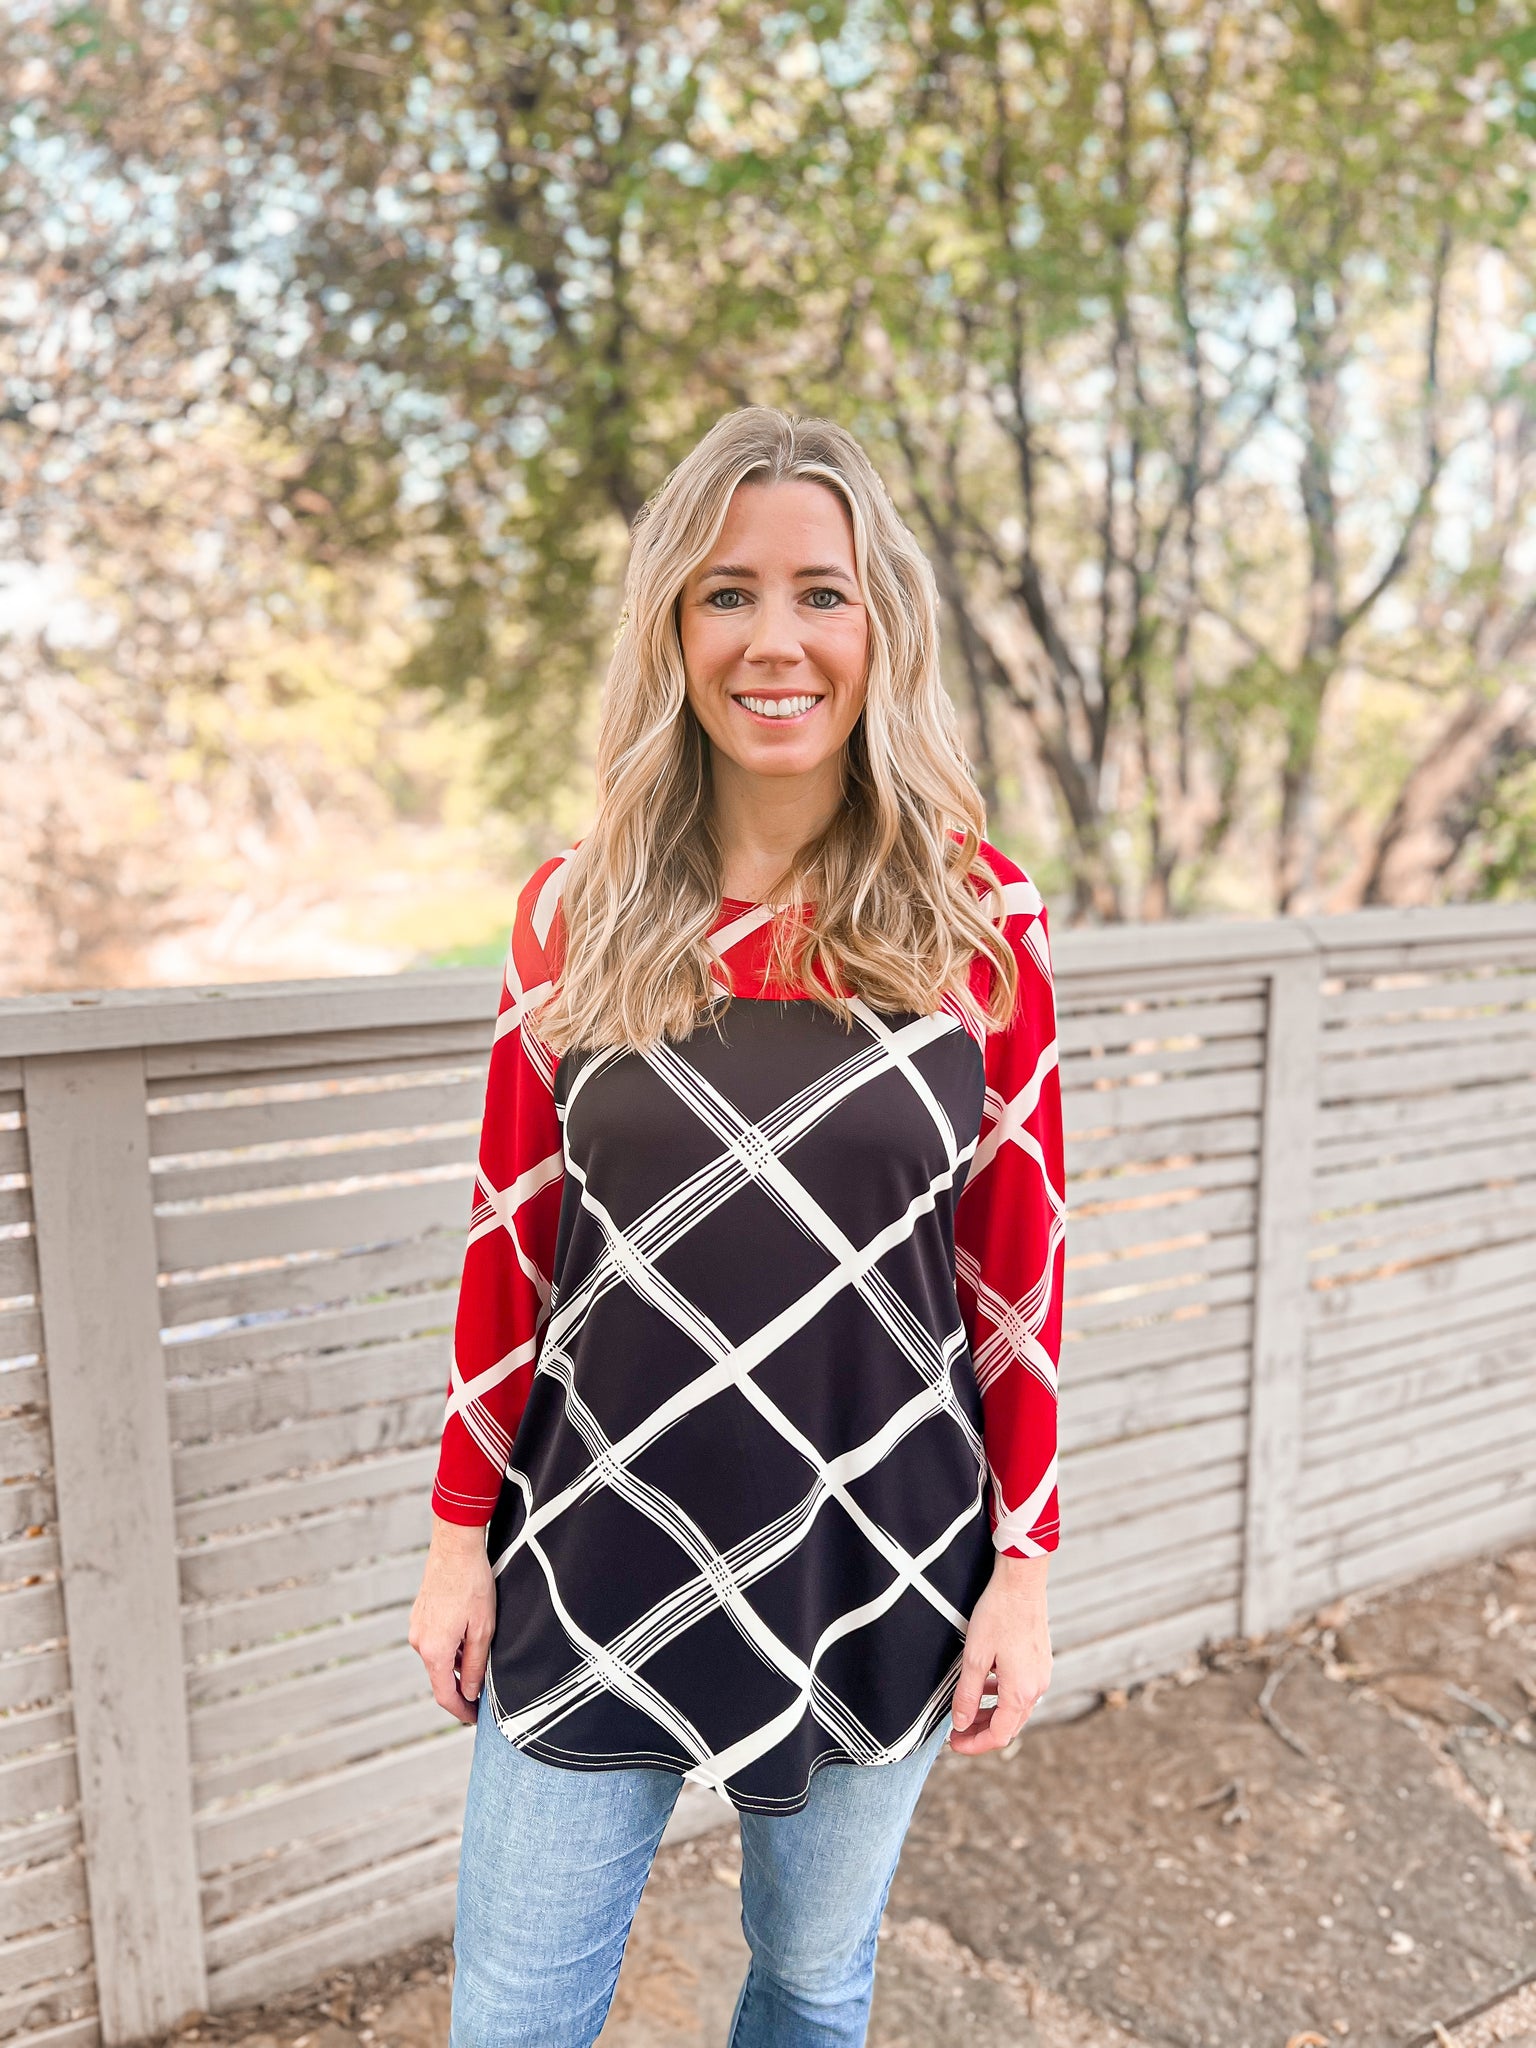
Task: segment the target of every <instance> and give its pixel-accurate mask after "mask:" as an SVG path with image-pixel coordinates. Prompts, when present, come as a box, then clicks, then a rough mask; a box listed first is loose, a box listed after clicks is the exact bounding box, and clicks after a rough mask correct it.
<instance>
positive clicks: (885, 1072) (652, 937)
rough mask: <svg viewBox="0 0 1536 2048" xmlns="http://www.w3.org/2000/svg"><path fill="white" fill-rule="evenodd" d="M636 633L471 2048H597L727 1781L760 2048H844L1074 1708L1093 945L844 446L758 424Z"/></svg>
mask: <svg viewBox="0 0 1536 2048" xmlns="http://www.w3.org/2000/svg"><path fill="white" fill-rule="evenodd" d="M625 597H626V604H625V614H624V624H623V625H621V628H620V633H619V637H618V639H617V641H616V643H615V650H614V656H613V661H612V664H611V667H610V670H609V675H608V681H607V687H606V692H605V697H604V706H603V714H602V726H601V733H600V738H599V746H598V787H599V800H598V810H597V817H596V821H595V823H594V825H593V827H592V831H591V833H590V835H589V836H588V837H587V838H586V839H585V840H583V841H582V842H581V843H580V844H579V845H578V846H577V847H576V848H575V849H574V850H573V851H572V852H569V853H565V854H561V855H560V856H558V857H557V858H555V859H552V860H550V861H547V862H546V863H545V864H544V865H543V866H542V867H541V868H540V869H539V870H538V871H537V873H536V874H534V875H533V877H532V878H531V880H530V881H529V882H528V884H527V886H526V888H525V889H524V890H523V892H522V895H521V897H520V898H519V901H518V906H517V913H516V919H515V923H514V928H513V933H512V943H511V947H510V951H509V955H508V960H507V969H506V980H505V986H504V988H503V992H502V996H501V1003H500V1014H499V1018H498V1022H497V1031H496V1039H495V1045H494V1049H493V1052H492V1055H491V1067H490V1077H489V1082H488V1089H487V1097H486V1108H485V1121H484V1127H483V1131H482V1137H481V1152H480V1172H479V1182H478V1185H477V1188H476V1205H475V1209H474V1215H473V1220H472V1224H471V1230H470V1242H469V1247H468V1251H467V1254H466V1258H465V1266H464V1283H463V1288H462V1291H461V1295H460V1302H459V1311H458V1322H457V1328H456V1332H455V1341H454V1353H455V1356H454V1364H453V1368H452V1372H451V1376H450V1384H449V1397H448V1408H447V1415H446V1419H445V1423H444V1429H443V1437H442V1446H441V1451H440V1457H439V1464H438V1472H437V1480H436V1484H435V1487H434V1491H433V1509H434V1523H433V1535H432V1542H431V1548H430V1551H429V1554H428V1558H427V1565H426V1571H425V1575H424V1578H423V1581H422V1587H421V1592H420V1595H419V1597H418V1599H417V1601H416V1606H415V1609H414V1611H413V1614H412V1617H411V1631H410V1640H411V1643H412V1645H413V1646H414V1647H415V1648H416V1649H417V1650H418V1651H419V1652H420V1654H421V1656H422V1658H423V1660H424V1661H425V1663H426V1666H427V1669H428V1672H429V1673H430V1675H431V1679H432V1686H433V1691H434V1694H435V1696H436V1697H437V1699H438V1700H439V1702H440V1703H441V1704H442V1705H443V1706H444V1707H445V1708H446V1709H447V1710H448V1711H449V1712H450V1713H452V1714H455V1715H456V1716H457V1717H458V1718H459V1719H460V1720H462V1721H475V1722H476V1723H477V1727H476V1734H475V1742H474V1754H473V1759H472V1765H471V1773H470V1781H469V1792H468V1801H467V1807H466V1815H465V1830H464V1843H463V1850H462V1855H461V1863H460V1874H459V1888H458V1908H457V1921H456V1927H455V1935H454V1948H455V1955H456V1972H455V1981H454V1992H453V2009H452V2020H451V2029H450V2048H535V2044H536V2048H578V2044H586V2043H589V2042H591V2041H592V2040H593V2039H594V2037H595V2036H596V2034H597V2033H598V2030H599V2028H600V2027H601V2026H602V2023H603V2018H604V2015H605V2014H606V2012H607V2010H608V2005H609V2001H610V1999H611V1996H612V1993H613V1987H614V1984H615V1981H616V1979H617V1976H618V1969H619V1962H620V1958H621V1956H622V1953H623V1947H624V1942H625V1938H626V1936H627V1933H628V1929H629V1925H630V1921H631V1919H632V1917H633V1914H634V1911H635V1907H636V1904H637V1902H638V1899H639V1895H640V1890H641V1887H642V1885H643V1884H644V1881H645V1877H646V1874H647V1872H648V1870H649V1868H650V1864H651V1860H652V1858H653V1856H654V1854H655V1851H656V1847H657V1844H658V1842H659V1840H660V1837H661V1833H662V1829H663V1828H664V1826H665V1824H666V1821H667V1817H668V1815H669V1813H670V1812H671V1809H672V1806H673V1804H674V1802H675V1800H676V1798H677V1795H678V1792H679V1789H680V1787H681V1785H682V1783H683V1781H684V1779H685V1778H686V1779H690V1780H692V1781H694V1782H696V1783H700V1784H705V1785H709V1786H712V1787H714V1789H715V1790H716V1791H717V1792H719V1793H721V1794H722V1795H723V1796H724V1797H725V1798H726V1799H728V1800H730V1801H731V1802H732V1803H733V1804H734V1805H735V1806H736V1807H737V1808H738V1809H739V1811H740V1816H741V1833H742V1846H743V1870H742V1924H743V1928H744V1930H745V1933H746V1936H747V1940H748V1943H749V1945H750V1948H751V1952H752V1960H751V1965H750V1968H749V1970H748V1973H747V1977H746V1981H745V1983H744V1984H743V1986H742V1990H741V1995H740V1998H739V1999H738V2002H737V2008H736V2014H735V2018H734V2021H733V2023H732V2029H731V2035H730V2041H731V2044H732V2048H770V2044H771V2048H801V2044H811V2043H816V2044H826V2048H833V2044H838V2048H841V2044H848V2043H856V2042H861V2041H862V2040H863V2039H864V2035H865V2028H866V2025H867V2021H868V2014H869V2004H870V1997H871V1992H872V1985H873V1969H874V1953H875V1938H876V1933H877V1930H878V1926H879V1922H880V1916H881V1912H882V1909H883V1907H884V1903H885V1897H886V1893H887V1891H888V1889H889V1886H890V1882H891V1878H892V1875H893V1873H894V1870H895V1866H896V1859H897V1854H898V1852H899V1849H900V1846H901V1840H902V1836H903V1834H904V1832H905V1830H906V1826H907V1823H908V1820H909V1819H910V1817H911V1814H912V1810H913V1807H914V1805H915V1803H916V1800H917V1795H918V1793H919V1791H920V1789H921V1787H922V1782H923V1779H924V1776H925V1774H926V1773H927V1770H928V1768H929V1766H930V1764H931V1763H932V1762H933V1759H934V1757H935V1755H936V1754H937V1752H938V1750H939V1749H940V1748H941V1747H942V1745H943V1742H944V1740H945V1737H946V1735H947V1736H948V1740H949V1743H950V1747H951V1748H952V1749H954V1750H956V1751H958V1752H960V1753H962V1754H964V1755H977V1754H980V1753H981V1752H983V1751H986V1750H991V1749H997V1748H1000V1747H1002V1746H1003V1745H1004V1744H1005V1743H1007V1742H1008V1741H1010V1740H1011V1739H1012V1738H1013V1736H1014V1735H1015V1734H1016V1733H1017V1732H1018V1730H1019V1728H1020V1727H1021V1726H1022V1724H1023V1722H1024V1721H1025V1720H1026V1719H1027V1717H1028V1715H1029V1712H1030V1709H1031V1708H1032V1707H1033V1705H1034V1703H1035V1701H1036V1700H1037V1699H1038V1698H1039V1697H1040V1695H1041V1694H1042V1693H1043V1692H1044V1690H1045V1688H1046V1685H1047V1682H1048V1680H1049V1675H1050V1666H1051V1651H1050V1641H1049V1630H1048V1624H1047V1616H1046V1599H1045V1572H1046V1564H1047V1558H1048V1554H1049V1552H1050V1551H1051V1550H1053V1549H1054V1548H1055V1547H1056V1542H1057V1518H1056V1485H1055V1474H1056V1457H1055V1444H1056V1431H1055V1420H1056V1360H1057V1355H1058V1350H1059V1343H1060V1327H1061V1294H1062V1261H1063V1245H1062V1236H1063V1227H1064V1219H1065V1202H1064V1193H1063V1171H1062V1143H1061V1112H1060V1095H1059V1081H1058V1075H1057V1069H1056V1033H1055V1023H1054V1009H1053V1003H1052V993H1051V970H1050V958H1049V950H1048V942H1047V926H1046V914H1045V908H1044V906H1043V904H1042V903H1041V901H1040V897H1039V895H1038V893H1037V892H1036V890H1035V888H1034V886H1033V885H1032V883H1031V882H1030V881H1029V879H1028V877H1027V876H1026V875H1025V874H1024V873H1023V872H1022V871H1021V870H1020V869H1019V868H1018V867H1016V866H1015V865H1014V864H1013V863H1012V862H1011V861H1009V860H1008V859H1006V858H1005V857H1004V856H1003V855H1002V854H1000V853H999V852H997V850H996V849H995V848H993V847H991V846H989V845H987V844H986V842H985V841H984V840H983V839H982V838H981V827H982V810H981V804H980V800H979V797H978V795H977V792H976V789H975V785H974V783H973V781H972V779H971V777H970V774H969V771H968V769H967V766H966V763H965V759H964V754H963V751H962V748H961V745H960V742H959V739H958V736H957V733H956V729H955V723H954V719H953V714H952V712H951V710H950V707H949V704H948V700H947V699H946V697H945V695H944V692H943V689H942V687H941V684H940V679H939V663H938V648H937V602H936V595H935V588H934V581H933V576H932V573H931V571H930V569H929V566H928V563H927V561H926V560H925V558H924V556H923V554H922V552H921V550H920V548H919V547H918V545H917V543H916V541H915V540H914V539H913V537H912V535H911V534H910V533H909V532H908V530H907V529H906V527H905V526H904V525H903V524H902V522H901V520H900V518H899V517H898V515H897V513H896V511H895V509H894V507H893V506H892V504H891V501H890V499H889V498H888V496H887V495H886V493H885V490H884V488H883V486H882V484H881V482H880V480H879V478H878V476H877V475H876V473H875V471H874V469H873V467H872V466H871V464H870V462H869V460H868V458H867V457H866V456H865V455H864V453H863V451H862V450H861V449H860V447H859V445H858V443H857V442H856V441H855V440H854V439H853V437H852V436H851V435H849V434H848V433H847V432H845V431H844V430H843V429H842V428H840V427H837V426H835V425H832V424H831V423H829V422H826V421H822V420H815V419H798V418H793V417H791V416H788V415H786V414H783V413H779V412H775V411H772V410H770V409H768V408H764V407H757V406H753V407H747V408H745V409H743V410H742V411H739V412H736V413H733V414H730V415H729V416H727V417H726V418H725V419H723V420H721V421H720V422H719V423H718V424H717V425H716V426H715V427H714V428H713V429H712V430H711V431H710V432H709V433H708V434H707V435H705V437H704V439H703V440H702V441H701V442H700V443H699V445H698V446H697V447H696V448H695V449H694V451H693V452H692V454H691V455H689V456H688V457H687V458H686V459H685V460H684V461H683V462H682V463H680V464H679V466H678V467H677V468H676V469H675V470H674V471H673V472H672V474H671V476H670V477H669V478H668V479H667V481H666V483H665V484H664V485H663V486H662V488H661V490H660V491H659V492H658V493H657V494H656V496H655V497H654V498H653V499H652V500H651V502H650V504H649V505H647V506H646V508H645V510H644V511H643V513H642V514H641V516H640V518H639V520H638V521H637V522H636V526H635V531H634V535H633V544H632V551H631V559H630V565H629V571H628V576H627V579H626V584H625ZM989 1685H990V1686H991V1687H993V1688H995V1695H996V1704H995V1705H990V1706H984V1705H983V1704H982V1701H983V1696H984V1692H986V1691H987V1689H988V1688H989ZM482 1686H483V1688H484V1694H485V1697H486V1698H487V1699H488V1700H489V1702H490V1707H491V1711H490V1713H489V1714H487V1713H484V1712H479V1711H478V1708H479V1704H480V1696H481V1691H482Z"/></svg>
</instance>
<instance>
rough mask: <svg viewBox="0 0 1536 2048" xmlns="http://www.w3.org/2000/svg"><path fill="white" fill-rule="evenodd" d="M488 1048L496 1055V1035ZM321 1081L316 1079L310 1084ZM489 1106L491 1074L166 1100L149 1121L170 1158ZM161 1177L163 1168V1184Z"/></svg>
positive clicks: (469, 1117) (453, 1118) (384, 1127)
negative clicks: (178, 1104) (241, 1097)
mask: <svg viewBox="0 0 1536 2048" xmlns="http://www.w3.org/2000/svg"><path fill="white" fill-rule="evenodd" d="M484 1051H485V1053H486V1054H487V1055H488V1054H489V1051H490V1041H489V1039H487V1041H486V1045H485V1047H484ZM482 1064H488V1060H487V1061H485V1062H482ZM384 1078H385V1079H389V1078H392V1077H389V1076H385V1077H384ZM317 1085H318V1084H315V1083H310V1084H309V1086H310V1088H311V1090H313V1088H314V1087H315V1086H317ZM484 1107H485V1075H484V1073H475V1074H471V1075H468V1076H466V1077H464V1078H463V1079H457V1080H443V1081H413V1082H410V1083H409V1084H408V1085H406V1086H404V1087H398V1086H388V1087H386V1086H375V1087H368V1088H361V1087H355V1086H354V1087H349V1088H346V1089H341V1088H337V1087H333V1088H331V1089H329V1090H327V1091H326V1092H325V1093H320V1094H317V1093H314V1092H310V1093H306V1094H304V1095H301V1096H297V1097H294V1096H281V1095H278V1096H274V1095H271V1094H270V1093H269V1094H268V1098H267V1099H266V1100H264V1101H261V1102H228V1103H216V1104H213V1105H205V1106H203V1107H200V1108H195V1109H194V1108H187V1109H180V1108H171V1107H168V1106H167V1105H166V1103H164V1102H161V1103H159V1104H158V1105H157V1107H156V1111H155V1113H154V1114H153V1115H152V1116H151V1117H150V1120H149V1132H150V1147H149V1149H150V1156H151V1158H153V1159H157V1160H164V1159H166V1158H169V1157H180V1156H182V1155H184V1154H191V1153H198V1152H235V1151H239V1150H241V1149H243V1148H244V1147H247V1146H255V1145H277V1144H296V1143H300V1142H304V1141H310V1140H314V1139H317V1138H345V1137H352V1136H356V1135H358V1134H361V1133H364V1132H374V1131H407V1130H420V1129H426V1128H427V1127H429V1126H432V1125H436V1124H458V1123H468V1122H473V1121H476V1120H478V1118H479V1117H480V1115H481V1112H482V1111H483V1109H484ZM162 1171H163V1169H162ZM160 1178H161V1173H160V1172H157V1174H156V1180H157V1182H158V1181H159V1180H160Z"/></svg>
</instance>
